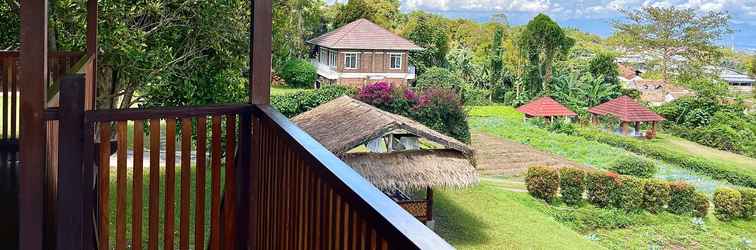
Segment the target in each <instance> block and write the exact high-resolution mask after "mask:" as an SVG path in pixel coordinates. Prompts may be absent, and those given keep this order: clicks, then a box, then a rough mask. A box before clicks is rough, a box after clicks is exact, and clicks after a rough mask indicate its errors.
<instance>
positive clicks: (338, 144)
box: [291, 96, 472, 156]
mask: <svg viewBox="0 0 756 250" xmlns="http://www.w3.org/2000/svg"><path fill="white" fill-rule="evenodd" d="M291 120H292V121H293V122H294V123H295V124H297V125H298V126H299V127H300V128H302V129H303V130H304V131H305V132H307V133H309V134H310V135H312V137H313V138H315V140H317V141H318V142H320V143H321V144H323V146H325V147H326V148H327V149H328V150H329V151H331V152H333V153H334V154H336V155H338V156H341V155H343V154H345V153H347V152H348V151H349V150H351V149H353V148H355V147H357V146H359V145H362V144H365V143H367V142H369V141H371V140H373V139H376V138H381V137H383V136H384V135H386V134H388V133H390V132H392V131H406V132H408V133H411V134H414V135H416V136H418V137H421V138H424V139H426V140H429V141H431V142H434V143H437V144H439V145H441V146H443V147H445V148H448V149H454V150H457V151H459V152H461V153H463V154H464V155H465V156H472V149H471V148H470V147H469V146H467V144H464V143H462V142H460V141H458V140H456V139H454V138H452V137H449V136H446V135H444V134H441V133H439V132H437V131H435V130H432V129H430V128H428V127H426V126H425V125H422V124H420V123H419V122H416V121H414V120H412V119H409V118H407V117H403V116H400V115H396V114H392V113H389V112H386V111H383V110H380V109H378V108H376V107H373V106H371V105H369V104H366V103H363V102H361V101H358V100H355V99H353V98H351V97H348V96H342V97H339V98H336V99H335V100H332V101H330V102H327V103H324V104H322V105H320V106H318V107H315V108H314V109H312V110H310V111H307V112H305V113H302V114H300V115H297V116H295V117H294V118H292V119H291Z"/></svg>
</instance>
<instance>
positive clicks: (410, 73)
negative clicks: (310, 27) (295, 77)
mask: <svg viewBox="0 0 756 250" xmlns="http://www.w3.org/2000/svg"><path fill="white" fill-rule="evenodd" d="M307 43H309V44H312V45H313V46H314V53H313V55H314V58H313V59H312V63H313V64H314V65H315V67H316V68H317V72H318V76H319V80H320V82H321V83H324V84H340V85H350V86H355V87H361V86H363V85H365V84H370V83H374V82H378V81H385V82H389V83H391V84H392V85H406V84H407V80H411V79H415V72H414V68H413V67H412V66H410V65H409V58H408V57H409V52H410V51H413V50H422V48H421V47H419V46H417V45H415V44H414V43H412V42H411V41H409V40H407V39H404V38H402V37H400V36H398V35H396V34H394V33H392V32H391V31H388V30H386V29H384V28H382V27H381V26H378V25H377V24H375V23H372V22H370V21H368V20H367V19H359V20H356V21H354V22H351V23H349V24H347V25H344V26H342V27H340V28H338V29H336V30H334V31H331V32H328V33H326V34H323V35H322V36H319V37H316V38H314V39H311V40H309V41H307Z"/></svg>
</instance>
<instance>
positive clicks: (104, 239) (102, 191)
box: [97, 122, 110, 249]
mask: <svg viewBox="0 0 756 250" xmlns="http://www.w3.org/2000/svg"><path fill="white" fill-rule="evenodd" d="M97 173H98V175H99V178H98V179H99V182H98V183H97V186H98V188H99V192H98V194H99V195H98V198H99V199H98V200H97V203H98V204H99V205H98V207H99V208H100V211H99V214H100V216H99V220H98V228H97V231H98V232H99V234H98V235H99V240H98V241H99V247H98V248H99V249H110V248H109V247H108V243H109V242H108V240H109V238H108V233H109V227H108V225H109V223H108V213H109V211H108V192H109V189H110V178H109V175H110V123H108V122H103V123H100V168H99V170H98V172H97Z"/></svg>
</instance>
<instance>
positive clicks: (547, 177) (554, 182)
mask: <svg viewBox="0 0 756 250" xmlns="http://www.w3.org/2000/svg"><path fill="white" fill-rule="evenodd" d="M525 185H526V186H527V188H528V192H529V193H530V195H533V196H534V197H536V198H539V199H544V200H546V201H552V200H553V199H554V197H556V194H557V190H559V172H558V171H557V169H556V168H553V167H541V166H539V167H530V168H528V174H527V176H525Z"/></svg>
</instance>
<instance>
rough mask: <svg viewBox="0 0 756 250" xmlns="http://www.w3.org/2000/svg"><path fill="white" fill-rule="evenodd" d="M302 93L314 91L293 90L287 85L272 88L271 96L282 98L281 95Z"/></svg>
mask: <svg viewBox="0 0 756 250" xmlns="http://www.w3.org/2000/svg"><path fill="white" fill-rule="evenodd" d="M300 91H312V89H304V88H292V87H288V86H285V85H279V86H271V87H270V95H271V96H281V95H288V94H293V93H297V92H300Z"/></svg>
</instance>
